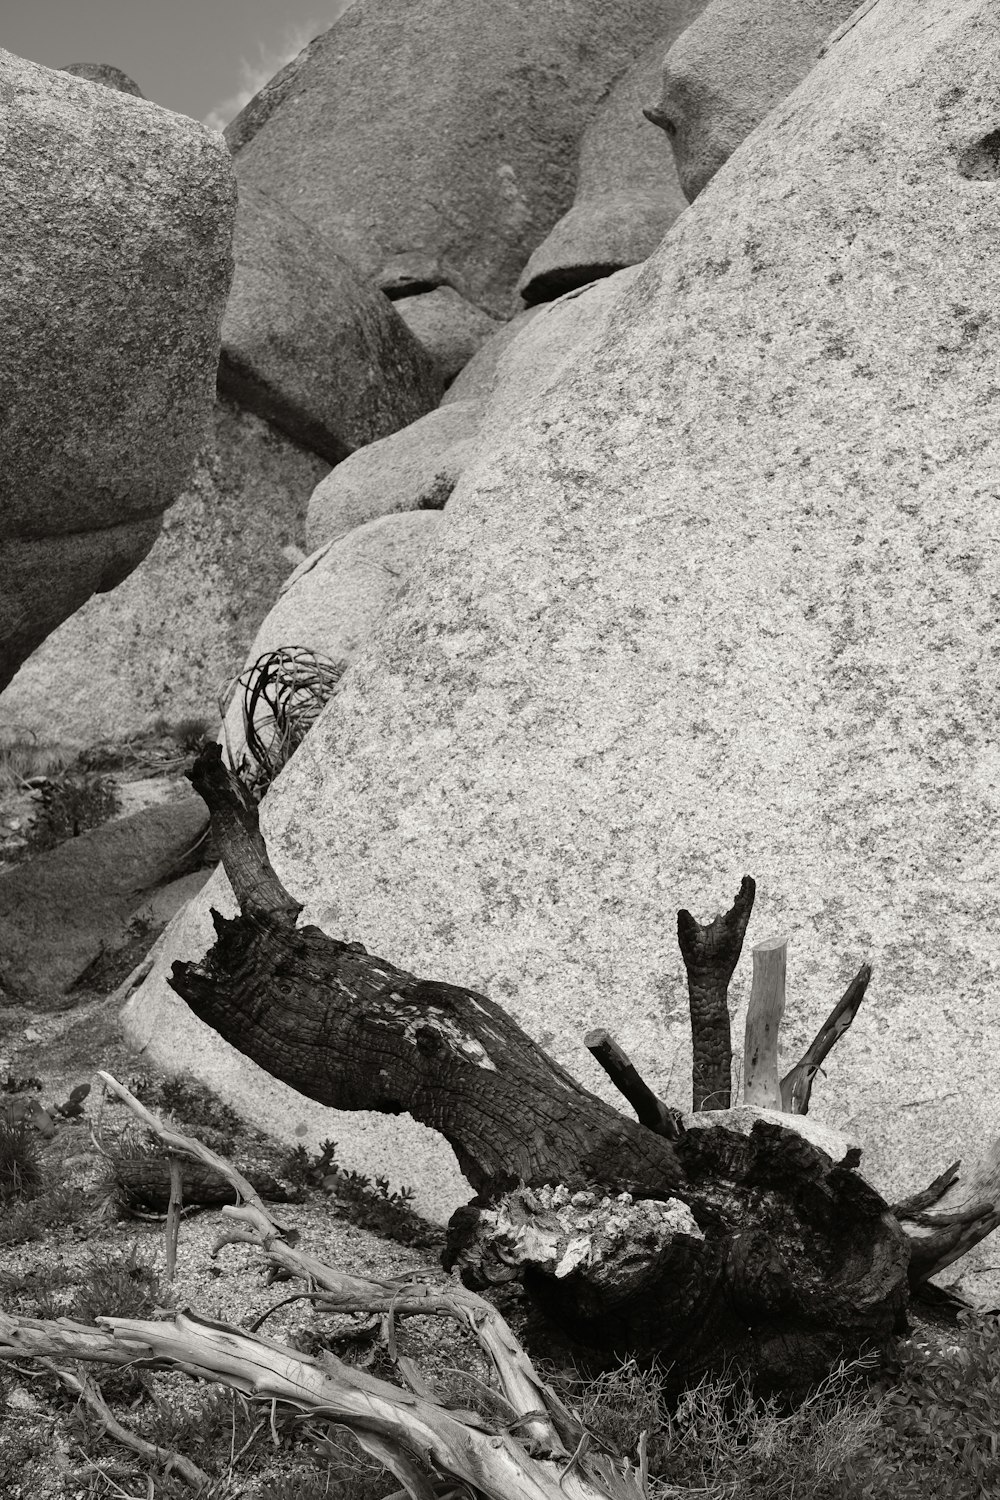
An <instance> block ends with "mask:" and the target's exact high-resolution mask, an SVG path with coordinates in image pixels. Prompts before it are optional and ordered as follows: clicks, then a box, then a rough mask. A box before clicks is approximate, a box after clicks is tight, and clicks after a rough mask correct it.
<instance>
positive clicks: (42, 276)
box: [0, 52, 236, 689]
mask: <svg viewBox="0 0 1000 1500" xmlns="http://www.w3.org/2000/svg"><path fill="white" fill-rule="evenodd" d="M0 140H2V141H3V143H4V144H3V146H2V147H0V182H2V185H3V191H4V198H5V202H6V204H7V210H6V211H5V212H4V214H3V215H2V221H0V310H2V314H3V323H4V330H5V336H4V341H3V349H2V350H0V447H2V450H3V455H4V462H3V469H2V474H0V689H2V688H3V687H4V686H6V684H7V683H8V682H9V681H10V678H11V677H12V675H13V673H14V672H15V671H16V669H17V667H18V665H19V664H20V663H21V662H22V661H23V660H24V659H25V658H26V657H27V656H28V655H29V654H30V653H31V651H32V650H33V649H34V648H35V647H36V646H37V645H38V644H39V643H40V642H41V641H43V640H44V639H45V637H46V636H47V635H48V634H49V632H50V631H51V630H52V629H54V627H55V626H56V625H58V624H59V623H60V621H62V620H64V619H65V618H66V617H67V615H69V614H72V612H73V611H74V610H75V609H77V608H78V607H79V606H80V605H81V604H82V603H83V602H84V600H85V599H87V598H89V596H90V595H91V594H92V593H94V592H95V591H98V592H100V591H104V590H107V589H110V588H114V587H115V585H116V584H118V583H119V582H120V581H121V579H122V578H123V577H125V576H126V575H127V574H128V573H129V572H130V571H131V569H132V568H134V567H135V565H136V563H138V562H139V561H140V560H141V559H142V558H143V557H144V556H145V554H146V553H147V552H148V551H149V549H150V547H151V546H152V544H153V541H154V540H155V537H156V534H157V531H158V529H159V518H160V516H161V515H162V513H163V512H164V510H166V509H167V507H168V506H169V505H171V504H172V503H173V501H174V500H175V499H176V498H177V496H178V494H179V493H180V492H181V490H182V489H183V487H184V484H185V482H186V480H187V477H188V474H189V472H190V469H191V465H192V463H193V461H194V456H195V453H196V452H197V449H198V446H199V444H200V443H201V441H202V440H203V437H204V430H205V425H206V423H207V421H208V419H209V416H210V413H211V407H212V401H213V399H214V393H215V374H216V365H217V362H218V354H219V324H220V321H221V318H222V312H223V308H224V306H225V299H226V295H227V293H228V290H229V283H230V277H231V274H232V257H231V249H230V241H231V235H232V221H233V211H234V208H235V196H236V195H235V183H234V180H233V175H232V168H231V165H230V161H229V157H228V152H227V150H226V147H225V143H224V142H222V141H220V140H219V138H218V137H217V136H214V135H212V134H211V132H210V131H208V130H206V129H204V127H203V126H201V125H198V124H196V123H195V121H194V120H187V119H185V118H184V117H183V116H181V115H175V114H171V113H170V112H169V111H167V110H164V109H160V108H158V106H156V105H154V104H149V103H147V102H146V101H144V100H140V99H134V98H132V97H130V96H128V95H126V94H122V93H120V92H118V91H116V90H114V89H110V88H104V87H101V86H99V85H97V84H94V83H89V82H85V81H84V80H82V79H79V78H76V77H73V76H71V75H70V74H68V73H65V72H57V71H54V70H53V69H50V68H42V67H39V66H38V65H37V64H35V63H31V62H26V61H24V60H23V59H22V58H18V57H14V56H12V54H10V53H8V52H0ZM56 435H58V437H56Z"/></svg>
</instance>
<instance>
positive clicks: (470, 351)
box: [393, 286, 504, 385]
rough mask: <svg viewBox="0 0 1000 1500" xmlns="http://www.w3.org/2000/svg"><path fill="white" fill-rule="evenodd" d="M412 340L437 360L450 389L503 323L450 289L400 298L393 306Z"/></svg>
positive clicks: (443, 288)
mask: <svg viewBox="0 0 1000 1500" xmlns="http://www.w3.org/2000/svg"><path fill="white" fill-rule="evenodd" d="M393 306H394V307H395V309H396V312H397V313H398V314H399V316H400V317H401V318H402V320H403V322H404V323H405V324H406V326H407V328H408V329H409V330H410V332H411V333H412V334H413V336H414V337H415V338H416V339H418V340H419V341H420V343H421V344H422V345H423V347H424V348H425V349H426V350H427V352H428V354H430V355H431V357H432V358H433V360H434V363H435V364H436V365H437V367H438V371H439V373H440V375H441V378H442V380H443V381H444V383H445V384H446V385H447V384H449V383H450V382H451V381H452V380H454V378H455V376H456V375H457V374H458V372H459V370H461V369H463V368H464V366H465V365H467V364H468V363H469V360H470V359H471V358H472V357H473V355H474V354H477V353H478V351H479V350H480V349H481V348H482V346H483V345H484V344H485V343H486V341H487V339H489V338H492V336H493V335H494V334H495V333H497V332H498V331H499V330H500V329H501V328H503V326H504V325H503V323H501V322H499V321H498V320H497V319H496V318H491V317H490V316H489V315H488V314H487V313H484V312H481V311H480V309H479V308H478V307H476V306H475V304H474V303H472V302H469V301H467V300H466V298H465V297H462V296H460V295H459V293H458V292H456V291H455V288H454V287H451V286H439V287H434V288H433V290H431V291H429V292H419V293H417V294H416V295H415V296H408V297H400V298H399V299H398V300H397V301H395V302H394V303H393Z"/></svg>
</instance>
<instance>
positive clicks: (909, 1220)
mask: <svg viewBox="0 0 1000 1500" xmlns="http://www.w3.org/2000/svg"><path fill="white" fill-rule="evenodd" d="M958 1166H959V1163H958V1162H954V1163H953V1164H952V1166H950V1167H949V1168H948V1169H947V1170H946V1171H945V1172H943V1173H942V1174H941V1176H940V1177H937V1178H935V1180H934V1182H932V1183H931V1185H930V1187H928V1188H925V1189H924V1191H923V1193H917V1194H915V1195H914V1197H913V1198H911V1199H909V1200H908V1201H907V1202H905V1203H901V1204H899V1205H898V1207H897V1208H895V1209H893V1213H895V1215H896V1217H897V1218H898V1219H900V1220H901V1221H903V1224H902V1227H903V1231H904V1233H905V1234H906V1236H907V1238H908V1239H909V1241H910V1266H909V1273H908V1274H909V1281H910V1286H911V1288H912V1287H915V1286H918V1285H919V1284H920V1283H921V1282H922V1281H926V1280H927V1278H928V1277H929V1276H936V1275H937V1273H938V1272H939V1271H943V1270H944V1268H945V1266H950V1265H951V1264H952V1262H953V1261H956V1260H960V1259H961V1257H962V1256H963V1255H966V1254H968V1252H969V1251H970V1250H971V1249H972V1247H973V1245H978V1244H979V1241H980V1240H984V1239H985V1238H986V1236H987V1235H988V1234H992V1233H993V1231H994V1229H996V1228H998V1227H1000V1139H998V1140H996V1141H994V1142H993V1144H992V1145H991V1146H990V1148H989V1150H988V1151H986V1153H985V1154H984V1156H983V1157H982V1159H981V1160H980V1161H979V1162H978V1163H977V1165H976V1166H975V1168H974V1169H973V1171H972V1172H971V1173H970V1174H969V1177H968V1178H967V1179H966V1180H965V1181H964V1182H963V1181H962V1179H961V1178H960V1177H959V1175H958ZM945 1179H950V1181H948V1182H947V1183H946V1184H945V1186H944V1187H943V1190H942V1191H940V1192H939V1191H938V1189H939V1188H940V1187H941V1185H942V1183H945ZM932 1194H933V1196H930V1195H932ZM922 1200H928V1201H930V1202H937V1204H938V1209H937V1211H936V1212H934V1213H926V1212H924V1209H923V1201H922ZM916 1204H920V1207H916V1206H915V1205H916Z"/></svg>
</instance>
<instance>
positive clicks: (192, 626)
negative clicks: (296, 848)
mask: <svg viewBox="0 0 1000 1500" xmlns="http://www.w3.org/2000/svg"><path fill="white" fill-rule="evenodd" d="M210 431H211V437H210V440H209V441H208V442H207V443H206V444H205V446H204V447H203V448H202V450H201V452H200V453H199V454H198V456H197V460H196V462H195V465H194V468H193V470H192V473H191V476H190V478H189V480H188V482H187V484H186V486H185V488H184V492H183V494H182V495H181V496H180V498H179V499H178V500H177V501H176V502H175V504H174V505H172V506H171V508H170V509H169V510H168V511H167V512H166V514H165V516H164V517H163V526H162V530H160V529H159V521H157V523H156V524H157V530H158V535H157V537H156V540H155V542H154V544H153V547H152V548H151V550H150V552H149V555H148V557H146V558H145V559H144V560H143V561H142V562H141V563H140V564H139V566H138V567H137V568H136V569H135V571H134V572H133V573H132V574H131V576H130V577H128V578H126V579H125V580H124V582H123V583H121V584H120V585H119V587H118V588H117V589H116V590H115V591H114V593H110V594H102V595H100V596H99V597H97V598H93V599H89V600H88V601H87V603H86V604H84V605H83V606H82V607H81V608H80V609H79V610H77V612H76V614H74V615H73V616H72V617H71V618H70V619H68V620H65V621H64V622H63V623H62V625H60V626H59V627H58V629H56V630H55V631H53V633H52V634H51V635H50V636H49V638H48V639H47V640H46V641H44V642H43V643H42V645H41V646H40V647H39V648H38V650H37V651H35V652H34V654H33V655H32V656H31V657H30V658H29V659H28V660H27V661H26V662H25V663H24V664H23V665H22V667H21V669H20V671H19V672H18V673H17V675H16V676H15V677H14V679H13V681H12V682H11V684H10V686H9V687H8V688H7V691H6V692H5V693H4V694H3V696H2V697H0V728H3V727H4V726H10V727H11V729H12V730H16V732H17V733H19V734H20V735H22V736H23V735H25V734H26V733H28V732H29V731H30V732H34V733H35V734H37V735H38V737H39V739H40V740H41V741H43V742H44V741H48V740H55V741H59V742H62V743H64V744H69V745H77V746H79V745H86V744H92V743H94V742H95V741H96V740H100V739H120V738H123V737H124V738H127V737H128V736H129V735H130V734H132V733H138V732H140V731H142V730H143V729H146V728H148V727H149V726H150V724H151V723H152V722H153V720H154V719H157V718H160V717H163V718H166V719H168V720H170V721H172V722H176V721H177V720H179V719H183V718H185V717H188V716H194V715H197V716H200V717H204V718H206V719H207V720H208V721H209V722H210V723H214V722H216V721H217V717H218V701H219V694H220V693H221V692H222V689H223V687H224V686H225V684H226V682H227V681H228V680H229V679H230V678H232V677H233V676H234V675H235V674H236V673H237V672H238V671H240V669H241V667H242V664H243V659H244V657H245V655H246V651H247V647H248V646H249V644H250V642H251V641H252V640H253V637H254V634H255V633H256V631H257V629H258V627H259V625H260V623H261V621H262V620H263V619H264V617H265V615H266V614H267V612H268V610H269V609H270V607H271V605H272V604H273V602H274V600H275V598H276V597H277V595H278V592H279V591H280V589H281V587H282V585H283V584H284V583H285V582H286V580H287V579H288V576H289V574H290V573H291V572H292V571H293V570H294V568H295V566H296V564H297V561H298V560H299V559H301V556H302V551H303V550H304V544H305V518H306V508H307V506H308V504H309V496H310V494H311V493H312V491H313V490H314V489H315V487H316V485H317V483H318V482H319V480H320V479H322V478H323V477H324V475H326V474H327V473H328V472H329V465H328V464H326V463H324V462H323V460H322V459H320V458H318V457H317V456H316V455H315V454H314V453H310V452H309V451H308V450H307V449H305V448H301V447H299V446H298V444H296V443H293V442H292V440H291V439H290V438H288V437H286V436H285V435H284V434H283V433H281V432H278V431H277V429H276V428H274V427H272V426H271V425H270V424H269V423H267V422H263V421H261V419H260V418H259V417H255V416H253V415H252V414H251V413H250V412H247V411H245V410H244V409H243V408H242V407H240V406H238V405H236V404H235V403H234V402H231V401H228V400H226V399H225V398H220V399H219V400H218V402H217V403H216V407H215V411H214V414H213V418H212V428H211V429H210Z"/></svg>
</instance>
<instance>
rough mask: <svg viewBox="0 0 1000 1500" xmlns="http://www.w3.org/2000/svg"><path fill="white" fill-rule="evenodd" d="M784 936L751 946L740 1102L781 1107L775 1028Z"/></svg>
mask: <svg viewBox="0 0 1000 1500" xmlns="http://www.w3.org/2000/svg"><path fill="white" fill-rule="evenodd" d="M787 955H788V939H787V938H783V937H781V938H769V939H768V940H767V942H765V943H758V944H757V945H756V946H755V948H754V949H753V982H752V984H751V987H750V1006H749V1009H748V1010H747V1027H746V1040H745V1043H744V1048H743V1102H744V1104H752V1105H753V1106H754V1107H755V1108H756V1109H778V1110H780V1109H781V1083H780V1080H779V1077H778V1032H779V1030H780V1028H781V1017H782V1015H783V1014H784V1010H785V961H786V958H787Z"/></svg>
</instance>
